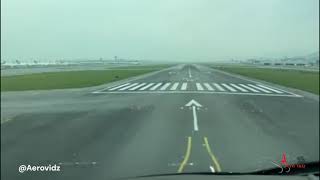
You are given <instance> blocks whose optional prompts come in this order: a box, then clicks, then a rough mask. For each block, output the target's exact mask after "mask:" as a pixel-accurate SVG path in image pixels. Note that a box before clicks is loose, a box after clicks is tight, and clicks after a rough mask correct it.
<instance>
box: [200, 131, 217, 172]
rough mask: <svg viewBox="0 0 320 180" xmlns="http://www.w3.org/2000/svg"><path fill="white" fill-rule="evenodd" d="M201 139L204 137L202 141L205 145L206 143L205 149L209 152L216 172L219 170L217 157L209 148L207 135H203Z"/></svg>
mask: <svg viewBox="0 0 320 180" xmlns="http://www.w3.org/2000/svg"><path fill="white" fill-rule="evenodd" d="M203 139H204V143H205V145H206V149H207V151H208V153H209V156H210V157H211V160H212V162H213V165H214V166H215V167H216V169H217V172H221V167H220V164H219V162H218V160H217V158H216V157H215V156H214V154H213V152H212V150H211V148H210V145H209V143H208V138H207V137H204V138H203Z"/></svg>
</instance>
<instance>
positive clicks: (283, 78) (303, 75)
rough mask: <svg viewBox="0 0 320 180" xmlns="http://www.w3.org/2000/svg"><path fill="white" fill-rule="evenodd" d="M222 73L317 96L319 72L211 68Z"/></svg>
mask: <svg viewBox="0 0 320 180" xmlns="http://www.w3.org/2000/svg"><path fill="white" fill-rule="evenodd" d="M213 68H216V69H220V70H223V71H227V72H231V73H235V74H240V75H243V76H247V77H252V78H256V79H261V80H264V81H269V82H272V83H276V84H279V85H284V86H287V87H292V88H296V89H300V90H304V91H308V92H311V93H314V94H318V95H319V72H309V71H297V70H284V69H267V68H242V67H241V68H239V67H213Z"/></svg>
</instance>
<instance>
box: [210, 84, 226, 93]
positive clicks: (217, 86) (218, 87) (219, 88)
mask: <svg viewBox="0 0 320 180" xmlns="http://www.w3.org/2000/svg"><path fill="white" fill-rule="evenodd" d="M213 85H214V86H215V87H216V88H217V89H218V90H219V91H225V90H224V89H223V88H222V87H221V86H220V85H219V84H217V83H213Z"/></svg>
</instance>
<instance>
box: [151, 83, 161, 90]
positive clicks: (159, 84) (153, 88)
mask: <svg viewBox="0 0 320 180" xmlns="http://www.w3.org/2000/svg"><path fill="white" fill-rule="evenodd" d="M161 85H162V83H158V84H156V85H155V86H153V87H152V88H150V90H151V91H154V90H156V89H157V88H158V87H159V86H161Z"/></svg>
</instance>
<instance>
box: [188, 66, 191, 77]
mask: <svg viewBox="0 0 320 180" xmlns="http://www.w3.org/2000/svg"><path fill="white" fill-rule="evenodd" d="M188 74H189V78H192V75H191V71H190V68H189V69H188Z"/></svg>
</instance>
